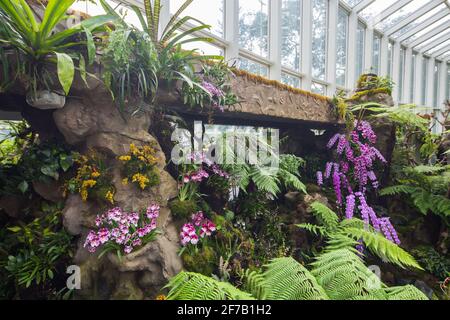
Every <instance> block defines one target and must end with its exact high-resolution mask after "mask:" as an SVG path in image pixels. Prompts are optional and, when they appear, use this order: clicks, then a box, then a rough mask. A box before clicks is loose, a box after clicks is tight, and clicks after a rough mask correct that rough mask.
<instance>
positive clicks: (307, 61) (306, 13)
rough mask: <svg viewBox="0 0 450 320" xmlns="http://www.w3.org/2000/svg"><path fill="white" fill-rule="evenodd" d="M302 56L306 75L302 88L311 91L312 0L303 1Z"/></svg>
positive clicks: (301, 61)
mask: <svg viewBox="0 0 450 320" xmlns="http://www.w3.org/2000/svg"><path fill="white" fill-rule="evenodd" d="M301 3H302V21H301V23H302V38H301V42H302V58H301V60H300V63H301V66H302V72H303V74H304V75H305V76H304V77H303V78H302V89H304V90H307V91H311V83H312V76H311V73H312V68H311V64H312V30H311V26H312V3H311V1H302V2H301Z"/></svg>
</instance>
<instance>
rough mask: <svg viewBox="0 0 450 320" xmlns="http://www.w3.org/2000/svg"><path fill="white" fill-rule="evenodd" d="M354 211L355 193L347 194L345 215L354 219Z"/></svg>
mask: <svg viewBox="0 0 450 320" xmlns="http://www.w3.org/2000/svg"><path fill="white" fill-rule="evenodd" d="M354 212H355V195H354V194H350V195H348V196H347V201H346V205H345V217H346V218H347V219H352V218H353V213H354Z"/></svg>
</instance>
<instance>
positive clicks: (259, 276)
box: [166, 246, 426, 300]
mask: <svg viewBox="0 0 450 320" xmlns="http://www.w3.org/2000/svg"><path fill="white" fill-rule="evenodd" d="M312 267H313V269H312V270H311V271H309V270H308V269H306V268H305V267H304V266H302V265H301V264H300V263H298V262H297V261H295V260H294V259H293V258H290V257H288V258H279V259H274V260H272V261H271V262H270V263H269V264H268V265H267V266H265V267H264V271H263V272H261V271H251V272H250V271H248V270H247V271H246V272H245V275H244V280H245V285H244V289H245V290H247V291H248V293H247V292H244V291H242V290H239V289H237V288H235V287H233V286H232V285H231V284H229V283H225V282H219V281H217V280H215V279H213V278H210V277H206V276H203V275H200V274H195V273H188V272H182V273H180V274H178V275H177V276H175V277H174V278H172V279H171V280H170V282H169V284H168V285H167V286H166V287H167V288H170V292H169V295H168V299H169V300H199V299H201V300H224V299H228V300H249V299H254V298H256V299H259V300H266V299H268V300H328V299H333V300H347V299H352V300H426V297H425V295H423V294H422V293H421V292H420V291H419V290H418V289H416V288H415V287H413V286H405V287H393V288H388V287H387V286H386V285H384V284H383V283H382V282H381V281H380V279H379V278H378V277H377V276H376V275H375V274H374V273H373V272H372V271H370V270H369V269H368V268H367V267H366V266H365V265H364V263H363V262H362V260H361V258H360V257H359V256H358V255H357V254H356V252H355V250H354V249H351V248H350V249H348V248H346V249H332V248H331V247H330V246H328V247H327V248H326V249H325V250H324V252H323V253H322V254H321V255H319V256H318V257H317V259H316V261H315V262H314V263H312Z"/></svg>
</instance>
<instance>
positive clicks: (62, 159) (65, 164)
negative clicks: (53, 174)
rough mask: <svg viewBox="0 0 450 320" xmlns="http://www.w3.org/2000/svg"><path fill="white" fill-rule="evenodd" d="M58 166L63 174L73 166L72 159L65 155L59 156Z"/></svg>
mask: <svg viewBox="0 0 450 320" xmlns="http://www.w3.org/2000/svg"><path fill="white" fill-rule="evenodd" d="M59 165H60V166H61V169H63V171H64V172H66V171H67V170H69V169H70V167H72V165H73V158H72V156H68V155H66V154H62V155H60V156H59Z"/></svg>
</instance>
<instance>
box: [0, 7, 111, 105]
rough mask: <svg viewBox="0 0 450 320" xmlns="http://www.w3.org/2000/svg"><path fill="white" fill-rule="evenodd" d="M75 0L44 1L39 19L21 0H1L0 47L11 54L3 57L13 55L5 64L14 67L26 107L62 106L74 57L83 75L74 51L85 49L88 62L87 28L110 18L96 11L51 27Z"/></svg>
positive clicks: (80, 57) (82, 60) (90, 55)
mask: <svg viewBox="0 0 450 320" xmlns="http://www.w3.org/2000/svg"><path fill="white" fill-rule="evenodd" d="M74 2H75V0H49V1H48V3H47V6H46V7H45V10H44V13H43V17H42V19H40V20H41V21H38V19H37V18H36V15H35V13H34V11H33V9H32V8H31V7H30V6H29V5H28V4H27V3H26V2H25V0H0V39H1V40H0V48H1V51H3V52H9V53H10V54H9V55H5V56H6V57H9V58H11V57H14V59H15V60H14V61H12V63H10V64H9V65H12V66H14V67H13V69H14V70H13V72H14V73H15V74H16V77H15V78H18V79H20V80H22V82H23V83H24V86H25V89H26V91H27V102H28V103H29V104H30V105H31V106H35V107H37V108H41V109H53V108H61V107H62V106H64V102H65V96H66V95H67V94H68V93H69V90H70V88H71V86H72V82H73V79H74V74H75V69H76V67H75V63H74V61H78V66H77V69H78V70H80V74H81V76H82V78H83V79H84V80H85V79H86V69H85V65H86V62H85V58H84V56H83V55H82V54H81V52H80V51H79V50H80V49H81V48H84V47H85V48H87V57H88V62H89V64H91V63H93V61H94V58H95V44H94V40H93V36H92V32H93V31H95V30H96V29H97V28H98V27H100V26H102V25H104V24H105V23H106V22H108V21H111V20H112V19H113V18H114V17H112V16H111V15H101V16H96V17H92V18H89V19H87V20H84V21H83V22H81V23H79V24H77V25H75V26H73V27H68V28H66V29H64V30H63V31H55V30H56V29H55V27H56V26H57V25H58V24H60V23H62V22H64V21H66V20H67V19H68V18H69V17H70V16H68V15H67V14H66V12H67V10H68V9H69V7H70V6H71V5H72V4H73V3H74ZM81 35H83V38H81ZM76 37H79V38H78V39H77V38H76ZM75 49H78V51H76V50H75ZM55 65H56V69H55ZM55 74H56V77H57V81H55V80H56V79H55V78H56V77H55Z"/></svg>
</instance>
